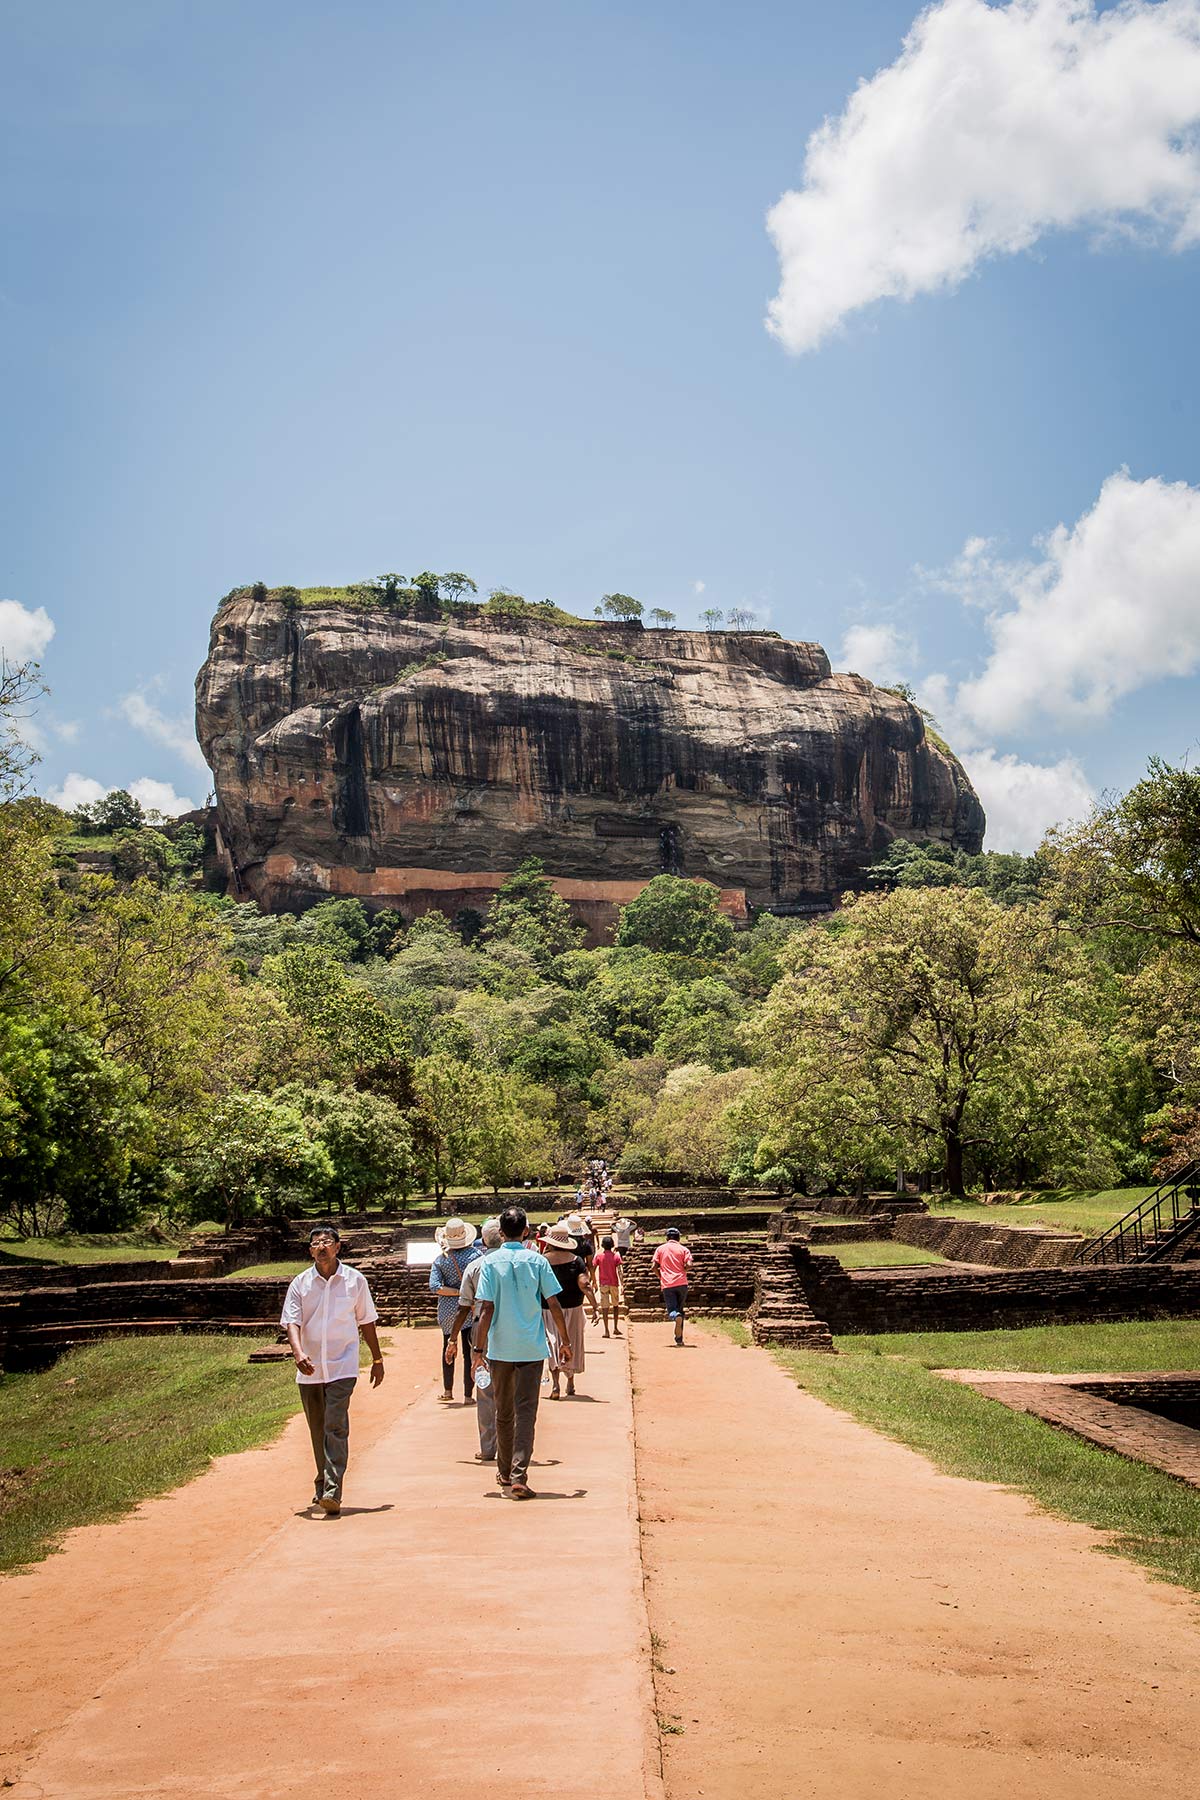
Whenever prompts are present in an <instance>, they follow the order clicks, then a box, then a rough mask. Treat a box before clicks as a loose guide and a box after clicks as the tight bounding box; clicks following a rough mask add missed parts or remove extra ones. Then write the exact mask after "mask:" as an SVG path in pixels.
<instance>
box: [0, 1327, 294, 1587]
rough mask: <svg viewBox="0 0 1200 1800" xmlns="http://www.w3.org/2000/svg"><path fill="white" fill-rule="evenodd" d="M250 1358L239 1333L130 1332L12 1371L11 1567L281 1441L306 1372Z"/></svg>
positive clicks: (1, 1394)
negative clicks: (66, 1535) (233, 1458)
mask: <svg viewBox="0 0 1200 1800" xmlns="http://www.w3.org/2000/svg"><path fill="white" fill-rule="evenodd" d="M246 1355H247V1345H246V1344H245V1342H244V1341H242V1340H241V1339H238V1338H230V1337H184V1336H179V1337H154V1338H145V1337H140V1338H134V1337H130V1338H118V1339H116V1340H114V1341H113V1342H111V1343H107V1344H93V1345H87V1346H85V1347H83V1348H81V1349H78V1350H72V1351H70V1352H68V1354H67V1355H66V1356H63V1357H60V1359H59V1360H58V1362H56V1363H55V1364H54V1365H53V1367H52V1368H49V1369H45V1370H41V1371H39V1372H37V1373H35V1374H29V1375H7V1376H5V1377H4V1378H3V1380H0V1445H2V1446H3V1449H2V1451H0V1569H12V1568H16V1567H18V1566H19V1565H20V1564H23V1563H29V1562H37V1561H40V1559H41V1558H42V1557H44V1556H46V1555H48V1554H49V1553H50V1551H51V1550H53V1549H54V1547H55V1543H56V1540H57V1539H58V1538H59V1536H60V1535H61V1534H62V1533H63V1532H64V1531H68V1530H70V1529H71V1528H72V1527H73V1526H76V1525H94V1524H96V1523H97V1522H99V1521H100V1520H102V1519H115V1518H118V1517H120V1515H121V1514H122V1513H125V1512H128V1511H129V1509H130V1508H131V1507H133V1506H136V1505H137V1503H138V1501H139V1500H144V1499H146V1498H147V1496H149V1495H151V1494H162V1493H166V1492H167V1491H168V1490H169V1489H171V1488H174V1487H178V1486H179V1485H180V1484H181V1483H183V1482H185V1481H190V1480H191V1479H192V1478H193V1477H194V1476H196V1475H199V1474H200V1473H201V1472H202V1471H203V1470H204V1469H205V1468H206V1467H207V1466H208V1464H209V1463H210V1462H211V1461H212V1459H213V1458H214V1457H216V1456H224V1455H226V1454H227V1453H228V1452H229V1451H231V1450H248V1449H251V1448H252V1447H253V1446H254V1445H256V1444H264V1443H267V1442H268V1441H269V1440H270V1439H271V1438H273V1437H274V1436H275V1434H276V1433H277V1432H278V1431H279V1429H280V1428H281V1426H282V1425H283V1424H284V1422H285V1420H287V1419H288V1418H290V1417H291V1415H292V1413H294V1412H295V1410H296V1390H295V1371H294V1369H292V1367H291V1366H290V1365H289V1364H287V1363H262V1364H257V1363H256V1364H250V1363H248V1362H247V1361H246Z"/></svg>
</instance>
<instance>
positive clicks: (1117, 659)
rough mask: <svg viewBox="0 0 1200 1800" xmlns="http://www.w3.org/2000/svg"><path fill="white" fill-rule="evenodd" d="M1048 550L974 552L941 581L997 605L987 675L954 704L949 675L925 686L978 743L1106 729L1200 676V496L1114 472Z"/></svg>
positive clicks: (990, 620) (951, 721)
mask: <svg viewBox="0 0 1200 1800" xmlns="http://www.w3.org/2000/svg"><path fill="white" fill-rule="evenodd" d="M973 544H974V545H976V546H978V545H980V540H978V539H976V540H973ZM1038 548H1039V550H1040V552H1041V554H1040V556H1038V557H1036V558H1034V559H1031V560H1030V561H1027V562H1013V563H1004V562H1001V561H1000V560H999V559H997V558H996V557H994V556H993V555H992V554H991V551H990V548H989V547H988V546H986V545H984V546H982V548H977V549H975V550H974V551H973V549H972V544H968V546H967V548H966V550H965V551H964V553H963V556H962V557H960V558H959V559H958V561H957V562H956V563H955V564H954V565H952V567H951V569H949V570H944V571H941V572H940V573H939V574H938V575H937V576H935V577H934V578H933V579H934V580H935V581H936V582H937V584H938V585H940V586H942V587H944V588H945V589H947V590H948V591H950V592H956V593H957V594H958V595H959V597H960V598H961V599H962V600H963V601H964V602H966V603H967V604H969V605H976V604H980V603H981V602H982V604H984V605H987V606H989V608H990V610H989V611H988V613H987V620H986V623H987V630H988V634H989V636H990V638H991V650H990V653H989V655H988V659H987V662H986V664H985V666H984V668H983V670H982V672H981V673H980V674H979V675H978V676H975V677H974V678H972V679H970V680H967V681H964V682H962V683H961V684H960V685H959V687H958V689H957V691H956V692H955V693H953V695H951V693H950V689H949V684H948V683H947V682H946V681H945V679H944V677H937V676H935V677H933V678H932V679H931V680H930V681H929V682H927V683H926V684H925V692H926V693H927V694H928V695H929V699H928V701H927V704H929V705H930V706H931V708H932V710H934V711H935V712H937V713H938V714H939V716H940V717H944V719H945V723H946V725H947V728H948V729H958V730H960V731H961V730H966V731H967V732H968V733H972V734H974V736H975V738H976V740H977V741H979V740H987V739H991V738H994V737H998V736H999V737H1003V736H1005V735H1008V734H1012V733H1017V732H1020V731H1022V730H1025V729H1028V728H1029V727H1031V726H1034V725H1037V724H1044V723H1045V722H1046V721H1047V720H1049V721H1052V722H1055V723H1057V724H1066V725H1079V724H1081V723H1090V722H1094V721H1096V720H1099V719H1102V718H1104V717H1105V716H1106V715H1107V714H1108V713H1109V712H1110V711H1111V710H1112V708H1113V706H1114V705H1115V703H1116V702H1117V701H1118V700H1120V699H1121V698H1122V697H1123V696H1124V695H1126V694H1131V693H1133V692H1134V691H1135V690H1136V689H1137V688H1140V687H1143V686H1145V685H1146V684H1147V683H1148V682H1152V681H1157V680H1160V679H1161V678H1162V677H1164V676H1168V675H1191V674H1193V673H1194V672H1195V671H1196V670H1197V669H1198V668H1200V489H1198V488H1192V487H1189V486H1188V485H1187V483H1186V482H1182V481H1179V482H1174V483H1171V482H1165V481H1160V480H1158V479H1156V478H1155V479H1151V480H1148V481H1135V480H1134V479H1133V478H1132V477H1131V476H1130V475H1129V474H1128V473H1127V472H1125V471H1121V472H1120V473H1118V474H1116V475H1110V476H1109V478H1108V480H1107V481H1106V482H1105V483H1104V485H1103V487H1102V488H1101V490H1100V494H1099V497H1098V498H1097V500H1096V504H1095V505H1094V506H1093V507H1092V509H1091V511H1090V512H1087V513H1085V514H1084V515H1083V517H1082V518H1080V519H1078V520H1076V522H1075V523H1074V524H1073V525H1058V526H1056V527H1055V529H1054V530H1053V531H1052V532H1050V534H1049V535H1048V536H1047V537H1046V538H1044V539H1042V540H1041V542H1040V544H1039V546H1038Z"/></svg>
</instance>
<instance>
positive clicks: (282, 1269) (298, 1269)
mask: <svg viewBox="0 0 1200 1800" xmlns="http://www.w3.org/2000/svg"><path fill="white" fill-rule="evenodd" d="M307 1267H308V1264H307V1263H302V1262H273V1263H252V1264H251V1265H250V1267H249V1268H248V1269H231V1270H230V1272H229V1274H228V1275H227V1276H226V1277H225V1279H226V1280H227V1281H249V1280H250V1279H251V1277H258V1276H263V1275H269V1276H271V1277H272V1278H273V1279H275V1280H277V1281H290V1280H291V1279H292V1276H293V1275H299V1274H301V1273H302V1272H303V1270H305V1269H306V1268H307Z"/></svg>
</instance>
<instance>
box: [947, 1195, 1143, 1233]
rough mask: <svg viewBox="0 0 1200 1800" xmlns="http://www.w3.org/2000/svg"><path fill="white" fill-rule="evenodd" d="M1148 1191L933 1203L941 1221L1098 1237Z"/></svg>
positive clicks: (1122, 1216)
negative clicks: (1010, 1202) (1001, 1202)
mask: <svg viewBox="0 0 1200 1800" xmlns="http://www.w3.org/2000/svg"><path fill="white" fill-rule="evenodd" d="M1150 1192H1151V1190H1150V1189H1149V1188H1148V1187H1127V1188H1105V1189H1103V1190H1102V1191H1100V1192H1097V1193H1090V1192H1086V1191H1080V1190H1079V1189H1076V1188H1053V1189H1050V1190H1049V1191H1048V1192H1046V1193H1044V1194H1038V1195H1037V1197H1036V1198H1035V1199H1031V1200H1025V1201H1022V1202H1021V1204H1020V1205H1019V1206H980V1205H979V1203H978V1202H977V1201H972V1200H936V1199H935V1200H931V1201H930V1205H929V1210H930V1212H932V1213H935V1214H936V1215H937V1216H938V1217H939V1218H952V1219H977V1220H981V1221H982V1222H983V1223H984V1224H985V1225H1041V1226H1044V1227H1045V1228H1046V1230H1048V1231H1082V1232H1083V1233H1084V1234H1085V1235H1086V1236H1088V1237H1095V1236H1096V1235H1097V1234H1098V1233H1099V1232H1101V1231H1106V1230H1107V1229H1108V1227H1109V1226H1110V1225H1115V1224H1116V1222H1117V1220H1118V1219H1121V1218H1124V1216H1125V1214H1126V1213H1127V1212H1129V1211H1131V1209H1132V1208H1133V1207H1135V1206H1136V1205H1137V1204H1138V1202H1139V1201H1140V1200H1144V1199H1145V1198H1146V1195H1147V1194H1148V1193H1150Z"/></svg>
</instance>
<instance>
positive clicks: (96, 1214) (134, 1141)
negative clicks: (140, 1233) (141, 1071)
mask: <svg viewBox="0 0 1200 1800" xmlns="http://www.w3.org/2000/svg"><path fill="white" fill-rule="evenodd" d="M143 1119H144V1114H143V1111H142V1108H141V1105H140V1101H139V1094H138V1084H137V1082H136V1081H135V1080H134V1079H133V1077H132V1076H131V1074H130V1072H129V1071H128V1070H125V1069H122V1068H121V1067H120V1066H119V1065H118V1064H117V1063H116V1062H114V1061H113V1060H112V1058H110V1057H107V1056H105V1055H104V1053H103V1051H102V1050H101V1049H100V1048H99V1047H98V1046H97V1044H96V1043H95V1042H94V1040H93V1039H92V1038H90V1037H89V1036H88V1035H87V1034H86V1033H85V1032H82V1031H80V1030H79V1029H78V1028H77V1027H76V1026H75V1024H74V1023H73V1022H72V1021H71V1020H70V1019H69V1018H68V1017H66V1016H65V1015H64V1014H62V1013H59V1012H44V1013H41V1014H39V1015H36V1016H31V1015H29V1014H26V1015H25V1016H23V1017H19V1018H18V1017H14V1016H11V1015H10V1016H8V1017H5V1016H4V1015H3V1014H0V1196H2V1198H0V1217H4V1218H6V1219H7V1220H8V1221H9V1222H10V1223H11V1224H12V1225H14V1226H15V1227H16V1229H17V1232H18V1234H19V1235H20V1236H21V1237H38V1236H41V1235H43V1234H45V1233H46V1232H49V1231H54V1230H61V1229H62V1228H63V1226H64V1225H65V1226H67V1227H69V1228H70V1229H71V1230H74V1231H112V1230H115V1229H117V1228H118V1227H120V1226H122V1225H126V1224H128V1223H129V1220H130V1216H131V1212H132V1208H131V1206H130V1204H129V1202H128V1200H127V1199H126V1197H125V1192H124V1190H125V1187H126V1183H127V1181H128V1177H129V1174H130V1169H131V1167H132V1163H133V1159H134V1156H135V1154H136V1152H137V1150H138V1148H139V1145H140V1141H141V1138H142V1124H143Z"/></svg>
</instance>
